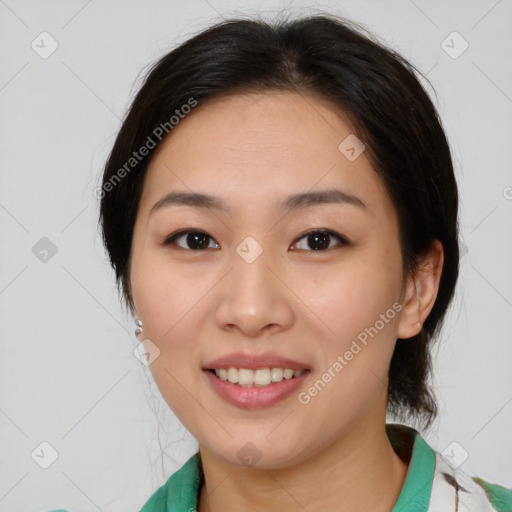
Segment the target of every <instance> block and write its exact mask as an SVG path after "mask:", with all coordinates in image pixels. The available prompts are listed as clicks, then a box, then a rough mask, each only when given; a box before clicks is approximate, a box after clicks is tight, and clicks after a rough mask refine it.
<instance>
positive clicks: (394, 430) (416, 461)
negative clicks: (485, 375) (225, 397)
mask: <svg viewBox="0 0 512 512" xmlns="http://www.w3.org/2000/svg"><path fill="white" fill-rule="evenodd" d="M386 434H387V435H388V438H389V440H390V443H391V445H392V447H393V449H394V450H395V451H396V452H397V453H398V454H399V456H401V457H402V458H403V459H404V460H406V461H407V460H408V459H409V454H410V460H409V468H408V470H407V475H406V478H405V482H404V485H403V486H402V490H401V492H400V495H399V497H398V500H397V501H396V503H395V506H394V507H393V510H392V512H404V511H408V510H414V511H415V512H427V510H428V505H429V501H430V494H431V491H432V481H433V477H434V469H435V453H434V451H433V450H432V449H431V448H430V446H429V445H428V444H427V443H426V442H425V441H424V440H423V438H422V437H421V435H420V434H419V432H418V431H416V430H415V429H413V428H411V427H408V426H405V425H400V424H386ZM203 482H204V474H203V470H202V466H201V454H200V453H199V452H197V453H195V454H194V455H192V457H190V458H189V459H188V461H187V462H186V463H185V464H184V465H183V466H182V467H181V468H180V469H179V470H178V471H177V472H176V473H174V474H173V475H172V476H171V477H170V478H169V479H168V480H167V483H166V484H165V486H164V488H165V492H162V493H160V494H159V495H158V496H157V493H155V495H154V496H152V498H151V500H153V502H152V505H153V506H152V507H151V508H149V505H150V503H149V502H148V503H147V504H146V505H145V506H144V508H143V509H142V510H141V512H153V511H154V512H178V511H183V510H190V509H192V510H197V508H196V507H197V504H198V503H197V502H198V498H199V492H200V490H201V487H202V485H203ZM157 492H158V491H157ZM151 500H150V501H151ZM159 505H160V508H158V506H159ZM146 507H148V508H146ZM164 507H166V508H164Z"/></svg>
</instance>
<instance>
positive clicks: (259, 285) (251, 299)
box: [216, 250, 294, 338]
mask: <svg viewBox="0 0 512 512" xmlns="http://www.w3.org/2000/svg"><path fill="white" fill-rule="evenodd" d="M240 254H242V256H240ZM240 254H239V253H235V254H234V255H233V258H232V264H233V265H232V268H231V271H230V272H229V273H228V275H227V276H226V277H225V278H224V279H223V280H222V281H221V283H220V286H219V290H218V293H219V294H220V297H219V301H218V302H217V304H218V306H217V310H216V321H217V323H218V326H219V328H221V329H223V330H230V331H239V333H241V334H243V336H244V337H250V338H257V337H261V336H264V335H265V334H266V333H267V331H268V334H267V335H269V334H272V333H275V332H279V331H281V330H286V329H289V328H290V326H291V325H293V322H294V309H293V298H294V294H293V293H292V292H291V291H290V289H289V288H288V287H287V286H286V278H285V276H284V271H283V269H282V268H280V266H279V265H278V264H277V263H276V258H274V257H273V256H272V254H271V251H270V250H263V252H262V253H261V254H259V255H258V256H257V257H256V259H254V260H252V259H251V258H245V256H244V255H243V252H241V253H240Z"/></svg>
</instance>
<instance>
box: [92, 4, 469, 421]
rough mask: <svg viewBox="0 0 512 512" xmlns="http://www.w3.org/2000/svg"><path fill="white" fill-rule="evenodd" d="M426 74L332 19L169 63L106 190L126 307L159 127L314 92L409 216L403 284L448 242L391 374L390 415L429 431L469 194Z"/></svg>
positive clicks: (243, 34)
mask: <svg viewBox="0 0 512 512" xmlns="http://www.w3.org/2000/svg"><path fill="white" fill-rule="evenodd" d="M417 74H418V71H417V70H416V69H415V68H414V67H413V66H412V65H411V64H410V63H409V62H407V61H406V60H405V59H404V58H403V57H401V56H400V55H399V54H397V53H396V52H394V51H393V50H391V49H389V48H387V47H386V46H385V45H383V44H382V43H380V42H379V41H377V40H376V39H375V37H374V36H372V35H371V34H365V33H364V31H363V29H362V28H361V27H359V26H356V25H355V24H353V23H351V22H348V21H346V20H344V19H341V18H339V17H336V16H333V15H329V14H324V15H316V16H308V17H302V18H297V19H293V20H289V19H286V20H284V21H275V22H267V21H262V20H257V19H233V20H228V21H223V22H221V23H218V24H216V25H214V26H212V27H210V28H208V29H207V30H204V31H203V32H201V33H199V34H198V35H196V36H194V37H192V38H191V39H189V40H187V41H185V42H184V43H183V44H181V45H180V46H178V47H177V48H175V49H173V50H172V51H170V52H169V53H167V54H166V55H164V56H163V57H162V58H160V59H159V60H158V61H157V62H156V63H155V64H154V65H153V66H152V68H151V69H150V70H149V72H148V73H147V75H146V77H145V81H144V83H143V85H142V87H141V88H140V90H139V92H138V93H137V95H136V97H135V99H134V100H133V102H132V104H131V107H130V109H129V111H128V113H127V115H126V117H125V119H124V121H123V124H122V126H121V129H120V131H119V133H118V135H117V139H116V141H115V144H114V147H113V149H112V152H111V154H110V156H109V158H108V160H107V163H106V166H105V169H104V174H103V183H102V188H101V193H100V197H101V207H100V224H101V228H102V234H103V240H104V243H105V246H106V249H107V251H108V254H109V258H110V262H111V264H112V266H113V268H114V270H115V274H116V282H117V284H118V287H119V290H120V292H121V293H122V295H123V298H124V301H125V305H127V306H128V307H129V308H130V311H131V312H132V313H133V301H132V297H131V290H130V282H129V260H130V250H131V243H132V235H133V228H134V223H135V219H136V216H137V210H138V204H139V200H140V197H141V192H142V187H143V182H144V177H145V173H146V169H147V167H148V164H149V161H150V159H151V156H152V155H153V154H154V151H155V147H157V146H158V145H159V144H160V143H161V140H164V138H165V137H161V138H158V137H156V136H155V130H157V129H158V127H166V129H165V132H166V134H167V133H170V134H172V131H171V130H172V122H170V119H171V117H173V116H174V118H175V119H176V120H177V122H179V119H178V117H177V115H178V114H180V117H181V113H182V112H183V111H182V110H181V109H182V108H183V106H184V105H187V104H190V103H189V102H190V100H191V98H193V99H194V100H193V101H196V102H197V103H198V104H199V105H201V104H204V103H205V102H207V101H208V100H209V99H213V98H216V97H220V96H223V95H227V94H234V93H245V92H264V91H291V92H298V93H301V92H304V93H314V94H316V95H317V96H319V97H322V98H325V99H327V100H330V101H331V102H332V103H333V106H336V107H337V108H338V109H339V110H341V111H342V112H343V113H344V115H346V117H347V119H348V120H349V121H350V124H351V125H352V126H353V128H354V130H355V132H356V134H357V136H358V138H359V139H361V140H362V141H363V142H364V144H365V145H366V148H367V154H368V155H369V158H370V161H371V163H372V165H373V167H374V169H375V171H376V172H377V173H378V175H379V176H380V177H381V179H382V180H383V182H384V184H385V186H386V188H387V191H388V193H389V195H390V197H391V199H392V201H393V204H394V206H395V208H396V210H397V213H398V217H399V224H400V243H401V248H402V255H403V263H404V276H407V275H409V274H410V273H411V272H414V271H415V270H416V268H417V264H418V258H419V257H420V256H421V255H423V254H425V253H426V252H427V251H428V250H429V249H430V247H431V245H432V242H433V241H434V240H436V239H437V240H439V241H440V242H441V243H442V245H443V249H444V265H443V272H442V276H441V282H440V287H439V292H438V295H437V298H436V302H435V304H434V307H433V309H432V311H431V313H430V315H429V316H428V318H427V319H426V321H425V323H424V325H423V328H422V330H421V332H420V334H418V335H417V336H415V337H413V338H411V339H407V340H402V339H398V340H397V343H396V347H395V351H394V354H393V357H392V361H391V365H390V369H389V387H388V411H389V412H390V413H392V414H394V415H395V416H397V417H398V418H401V419H413V420H414V419H421V420H422V421H423V422H424V423H425V425H429V424H430V423H431V421H432V419H433V418H435V416H436V413H437V407H436V401H435V397H434V395H433V393H432V391H431V389H430V386H429V383H428V378H429V374H430V370H431V355H430V345H431V343H432V342H433V341H434V340H435V338H437V337H438V334H439V330H440V328H441V324H442V321H443V319H444V317H445V313H446V311H447V308H448V306H449V304H450V302H451V300H452V297H453V293H454V288H455V284H456V281H457V277H458V268H459V246H458V221H457V210H458V192H457V185H456V181H455V177H454V172H453V166H452V160H451V154H450V149H449V146H448V142H447V140H446V136H445V134H444V131H443V128H442V125H441V122H440V120H439V117H438V114H437V111H436V109H435V107H434V105H433V103H432V101H431V100H430V98H429V96H428V94H427V93H426V91H425V90H424V88H423V87H422V85H421V83H420V81H419V79H418V78H417ZM190 115H193V111H192V113H190ZM158 133H161V128H160V132H158ZM149 138H151V139H152V140H153V142H154V143H155V144H154V145H155V147H153V148H151V149H150V150H149V151H147V154H146V155H145V156H141V155H139V154H137V159H136V161H135V160H134V156H133V155H134V152H138V150H139V149H140V148H142V147H149V146H150V144H148V141H149ZM155 139H157V140H156V141H155ZM151 145H153V144H151ZM130 159H132V160H130ZM127 162H130V165H129V166H127ZM132 164H133V165H132ZM122 169H124V171H123V172H121V170H122Z"/></svg>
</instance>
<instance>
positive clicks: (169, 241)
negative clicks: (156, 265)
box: [163, 228, 350, 252]
mask: <svg viewBox="0 0 512 512" xmlns="http://www.w3.org/2000/svg"><path fill="white" fill-rule="evenodd" d="M192 233H193V234H198V235H206V236H207V237H208V238H210V239H211V240H214V238H213V237H212V236H210V235H209V234H208V233H205V232H204V231H201V230H198V229H182V230H180V231H177V232H176V233H173V234H172V235H170V236H168V237H167V238H166V239H165V240H164V242H163V245H164V246H170V245H176V244H175V241H176V240H177V239H178V238H180V237H181V236H183V235H188V234H192ZM317 233H324V234H327V235H329V236H331V237H334V238H336V239H338V241H339V242H340V244H339V245H341V246H347V245H350V242H349V241H348V240H347V239H346V238H345V237H344V236H342V235H340V234H339V233H336V232H335V231H332V230H330V229H321V228H320V229H313V230H310V231H307V232H306V233H303V234H302V235H301V236H300V237H299V238H297V239H296V241H295V242H294V244H293V245H295V244H296V243H297V242H298V241H300V240H302V239H303V238H307V237H308V236H311V235H315V234H317ZM329 245H330V244H329ZM177 248H178V249H183V250H185V251H192V252H202V251H204V250H206V249H210V247H207V248H206V249H188V248H187V249H185V248H184V247H181V246H177ZM331 249H333V248H332V247H329V248H327V249H320V250H311V249H309V250H308V249H299V250H302V251H304V250H305V251H306V252H326V251H329V250H331Z"/></svg>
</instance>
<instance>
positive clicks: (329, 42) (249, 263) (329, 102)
mask: <svg viewBox="0 0 512 512" xmlns="http://www.w3.org/2000/svg"><path fill="white" fill-rule="evenodd" d="M100 195H101V198H102V199H101V215H100V220H101V225H102V228H103V235H104V242H105V245H106V248H107V250H108V253H109V256H110V261H111V263H112V266H113V268H114V269H115V272H116V277H117V282H118V284H119V285H120V288H121V290H122V293H123V297H124V299H125V301H126V304H127V305H128V307H129V309H130V311H131V313H132V314H133V316H134V318H135V320H136V324H137V326H136V334H137V336H138V339H139V341H140V342H141V353H142V355H143V357H144V358H145V360H146V361H147V364H148V365H149V366H150V369H151V372H152V374H153V376H154V378H155V381H156V383H157V385H158V387H159V389H160V391H161V393H162V395H163V397H164V399H165V400H166V402H167V403H168V405H169V407H170V408H171V409H172V410H173V412H174V413H175V414H176V416H177V417H178V418H179V419H180V420H181V422H182V423H183V424H184V426H185V427H186V428H187V429H188V430H189V431H190V432H191V433H192V434H193V435H194V437H195V438H196V439H197V441H198V444H199V451H198V453H196V454H195V455H194V456H193V457H191V458H190V459H189V460H188V461H187V462H186V464H184V466H183V467H182V468H181V469H180V470H178V471H177V472H176V473H175V474H174V475H172V476H170V478H169V479H168V481H167V482H166V483H165V485H163V486H162V487H161V488H160V489H158V490H156V491H155V492H154V494H153V495H152V496H151V497H150V498H149V500H148V501H147V503H146V504H145V505H144V506H143V507H142V510H141V512H164V511H178V510H179V511H187V510H188V511H192V510H198V511H199V512H207V511H208V512H217V511H220V510H244V511H248V510H262V509H264V510H270V511H272V510H280V511H282V510H307V511H309V512H313V511H317V510H337V511H356V510H374V511H383V512H384V511H387V512H389V511H393V512H398V511H414V512H420V511H425V512H426V511H429V512H433V511H436V512H440V511H455V510H472V511H477V510H478V511H489V512H490V511H494V512H495V511H500V512H503V511H506V510H507V511H510V510H512V490H510V489H506V488H505V487H502V486H499V485H496V484H491V483H489V482H486V481H484V480H482V479H479V478H477V477H470V476H468V475H466V474H465V473H463V472H462V471H461V470H460V469H457V470H455V469H452V467H451V465H450V464H448V462H447V461H445V460H444V459H443V458H442V457H441V456H440V454H438V453H436V452H434V451H433V450H432V449H431V448H430V447H429V446H428V444H427V443H426V442H425V441H424V440H423V438H422V437H421V436H420V434H419V433H418V431H417V430H415V429H414V428H412V427H408V426H405V425H399V424H386V412H390V413H393V414H394V415H395V416H396V417H398V418H401V419H403V420H404V421H406V420H411V421H412V420H416V421H418V422H420V423H422V424H423V425H424V426H425V427H426V426H428V425H429V424H430V423H431V421H432V420H433V419H434V417H435V415H436V403H435V400H434V396H433V393H432V391H431V389H430V388H429V386H428V377H429V371H430V366H431V360H430V353H429V347H430V345H431V343H432V342H433V341H434V339H435V337H436V335H438V333H439V330H440V328H441V324H442V321H443V318H444V316H445V313H446V311H447V308H448V306H449V304H450V302H451V299H452V296H453V292H454V287H455V284H456V281H457V276H458V263H459V250H458V241H457V235H458V224H457V209H458V194H457V185H456V181H455V178H454V173H453V167H452V161H451V155H450V150H449V147H448V144H447V140H446V137H445V134H444V132H443V129H442V126H441V124H440V121H439V119H438V115H437V112H436V110H435V108H434V106H433V105H432V103H431V101H430V99H429V97H428V95H427V94H426V92H425V91H424V89H423V88H422V86H421V85H420V83H419V81H418V79H417V78H416V77H415V74H414V70H413V68H412V66H411V65H410V64H409V63H408V62H406V61H405V60H404V59H403V58H402V57H400V56H399V55H397V54H396V53H394V52H393V51H391V50H389V49H387V48H385V47H383V46H382V45H381V44H380V43H378V42H375V41H374V40H372V38H371V36H367V35H363V33H362V31H361V30H360V29H358V28H356V27H354V26H353V25H352V24H349V23H348V22H346V21H345V20H341V19H339V18H335V17H333V16H328V15H326V16H314V17H308V18H301V19H297V20H292V21H285V22H282V23H275V24H269V23H265V22H262V21H256V20H231V21H226V22H223V23H220V24H218V25H216V26H213V27H211V28H209V29H208V30H206V31H204V32H202V33H200V34H199V35H197V36H195V37H193V38H192V39H190V40H188V41H186V42H185V43H184V44H182V45H181V46H179V47H178V48H176V49H174V50H173V51H171V52H170V53H169V54H167V55H165V56H164V57H163V58H162V59H161V60H160V61H159V62H158V63H157V64H156V65H155V66H154V67H153V68H152V70H151V71H150V73H149V74H148V76H147V78H146V80H145V83H144V85H143V86H142V88H141V90H140V91H139V93H138V94H137V96H136V98H135V100H134V101H133V104H132V106H131V108H130V111H129V113H128V115H127V117H126V119H125V120H124V123H123V126H122V128H121V130H120V132H119V135H118V137H117V140H116V142H115V145H114V148H113V150H112V153H111V155H110V157H109V159H108V162H107V165H106V168H105V171H104V175H103V184H102V188H101V194H100Z"/></svg>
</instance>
